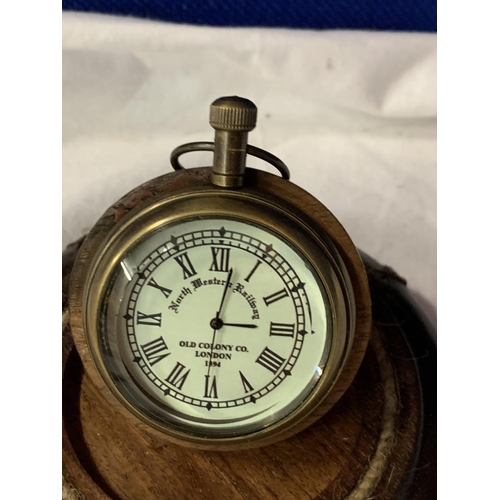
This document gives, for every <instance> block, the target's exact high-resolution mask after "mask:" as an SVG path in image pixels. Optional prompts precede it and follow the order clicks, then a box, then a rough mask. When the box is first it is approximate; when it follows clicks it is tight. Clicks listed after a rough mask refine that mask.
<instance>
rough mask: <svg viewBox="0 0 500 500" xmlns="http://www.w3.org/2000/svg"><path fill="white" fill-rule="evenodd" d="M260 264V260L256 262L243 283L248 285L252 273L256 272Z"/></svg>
mask: <svg viewBox="0 0 500 500" xmlns="http://www.w3.org/2000/svg"><path fill="white" fill-rule="evenodd" d="M261 264H262V262H261V261H260V260H258V261H257V263H256V264H255V266H253V268H252V270H251V271H250V272H249V273H248V276H247V277H246V278H245V281H246V282H247V283H248V282H249V281H250V278H251V277H252V275H253V273H254V272H255V271H256V270H257V268H258V267H259V266H260V265H261Z"/></svg>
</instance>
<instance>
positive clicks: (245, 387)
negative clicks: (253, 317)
mask: <svg viewBox="0 0 500 500" xmlns="http://www.w3.org/2000/svg"><path fill="white" fill-rule="evenodd" d="M240 378H241V383H242V384H243V390H244V391H245V394H247V393H248V392H251V391H253V387H252V385H251V384H250V382H249V381H248V380H247V379H246V378H245V375H243V373H241V372H240Z"/></svg>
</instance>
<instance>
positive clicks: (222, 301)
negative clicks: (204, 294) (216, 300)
mask: <svg viewBox="0 0 500 500" xmlns="http://www.w3.org/2000/svg"><path fill="white" fill-rule="evenodd" d="M232 275H233V268H231V269H230V270H229V273H228V275H227V279H226V285H225V286H224V291H223V292H222V299H221V301H220V306H219V310H218V311H217V312H216V313H215V318H214V319H213V320H212V321H211V322H210V325H211V326H212V327H213V329H214V333H213V335H212V343H211V344H210V358H209V359H208V371H207V377H210V368H211V365H212V354H213V352H214V343H215V336H216V335H217V330H219V328H220V326H219V324H220V323H222V320H221V319H220V318H219V316H220V313H221V311H222V307H223V306H224V300H225V299H226V294H227V289H228V288H229V284H230V283H231V276H232ZM214 322H215V323H214ZM218 323H219V324H218Z"/></svg>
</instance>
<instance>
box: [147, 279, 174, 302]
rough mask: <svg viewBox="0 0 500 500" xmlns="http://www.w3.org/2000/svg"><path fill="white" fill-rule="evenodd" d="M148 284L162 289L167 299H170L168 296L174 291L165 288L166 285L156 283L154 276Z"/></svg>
mask: <svg viewBox="0 0 500 500" xmlns="http://www.w3.org/2000/svg"><path fill="white" fill-rule="evenodd" d="M148 286H151V287H153V288H156V289H157V290H160V292H161V293H163V295H165V298H166V299H168V297H169V296H170V294H171V293H172V290H169V289H168V288H165V287H164V286H161V285H159V284H158V283H156V281H155V279H154V278H151V279H150V280H149V283H148Z"/></svg>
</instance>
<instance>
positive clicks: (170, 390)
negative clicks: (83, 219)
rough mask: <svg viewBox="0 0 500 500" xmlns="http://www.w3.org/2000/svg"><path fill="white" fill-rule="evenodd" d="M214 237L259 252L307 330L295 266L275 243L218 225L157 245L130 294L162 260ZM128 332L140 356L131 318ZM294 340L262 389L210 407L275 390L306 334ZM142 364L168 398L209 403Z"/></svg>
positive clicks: (233, 403)
mask: <svg viewBox="0 0 500 500" xmlns="http://www.w3.org/2000/svg"><path fill="white" fill-rule="evenodd" d="M214 240H215V242H216V244H217V245H218V246H219V247H220V248H224V247H226V248H237V249H240V250H242V251H245V252H248V253H250V254H252V255H256V256H257V257H258V258H259V259H260V260H259V262H261V261H262V262H263V263H265V264H267V265H268V266H269V267H270V268H271V269H273V270H274V272H276V274H277V275H278V276H280V278H281V280H282V282H283V283H284V284H285V289H286V290H287V296H288V297H289V300H291V301H292V303H293V309H294V311H295V323H296V324H297V329H296V331H305V327H306V324H305V320H306V316H305V314H304V313H305V310H304V304H303V302H304V300H305V298H306V293H305V291H304V290H303V289H301V288H300V286H298V285H300V283H301V280H300V279H299V277H298V276H297V274H296V273H295V271H294V269H293V268H292V267H291V266H290V265H289V263H288V262H287V261H286V260H285V259H284V258H283V257H282V256H281V255H280V254H279V253H278V252H277V251H276V250H275V249H274V248H273V247H272V245H269V244H267V243H266V242H264V241H261V240H259V239H257V238H254V237H252V236H249V235H246V234H244V233H241V232H238V231H233V230H224V234H223V235H221V233H220V229H216V228H215V229H211V230H201V231H193V232H188V233H185V234H181V235H179V236H175V238H171V239H170V242H169V241H168V240H167V241H166V242H164V243H162V244H161V245H160V246H158V247H157V248H156V250H153V251H152V252H151V253H150V254H149V256H148V257H146V259H144V260H143V261H142V262H141V264H139V266H138V270H137V273H136V275H135V276H134V280H135V282H134V283H131V284H132V285H133V289H132V292H131V295H130V296H131V297H132V296H134V297H136V298H137V297H138V296H139V295H140V293H141V290H142V288H143V287H144V286H145V285H146V284H147V282H148V278H149V276H151V275H152V273H153V272H154V271H155V269H156V268H158V266H159V265H161V264H162V263H163V262H165V261H167V260H168V259H170V258H171V257H175V256H178V255H182V254H183V252H186V251H187V250H189V249H192V248H195V247H199V246H205V247H207V249H209V248H210V246H211V245H213V244H214ZM247 274H248V273H247ZM242 278H243V277H242ZM129 305H130V307H129V310H130V314H133V313H134V311H135V305H136V299H134V301H131V302H130V303H129ZM268 332H269V330H268ZM127 334H128V337H129V344H130V347H131V350H132V352H133V353H134V355H135V356H137V352H136V350H137V349H136V346H137V342H136V340H135V331H134V327H133V325H131V324H129V322H128V321H127ZM293 340H294V344H293V347H291V348H290V349H289V350H288V352H289V354H288V355H286V357H285V358H284V359H285V362H284V363H283V364H282V365H281V366H280V367H279V370H277V372H276V377H274V378H273V379H272V380H271V381H270V382H269V383H267V384H266V385H265V386H264V387H262V388H260V390H256V391H254V392H253V393H252V394H248V395H245V396H244V397H241V398H233V399H229V400H223V401H214V400H210V403H211V408H230V407H233V406H240V405H243V404H248V403H255V401H256V400H258V399H259V398H260V397H262V396H264V395H266V394H268V393H269V392H270V391H272V390H273V389H275V388H276V387H277V386H278V385H279V384H280V383H281V382H282V381H283V380H284V379H285V378H286V377H287V376H289V375H290V374H291V373H292V371H293V367H294V365H295V363H296V361H297V359H298V356H299V354H300V351H301V347H302V343H303V341H304V337H303V335H298V334H297V335H295V338H294V339H293ZM139 355H140V352H139ZM139 366H140V368H141V370H142V371H143V372H144V373H145V375H146V376H147V377H148V379H149V380H150V381H151V382H153V384H154V385H155V386H156V387H158V388H159V389H160V390H162V391H163V392H164V393H166V394H167V397H173V398H176V399H179V400H180V401H183V402H185V403H187V404H191V405H194V406H206V404H207V403H208V401H207V400H206V399H205V398H201V397H199V398H195V397H192V395H186V394H184V393H182V392H181V391H177V390H176V388H175V387H172V386H171V385H170V384H168V383H164V382H163V381H162V380H161V379H159V378H158V377H157V376H156V374H155V373H154V372H153V371H152V370H151V369H150V367H149V366H148V365H147V363H140V364H139ZM242 396H243V395H242Z"/></svg>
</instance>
